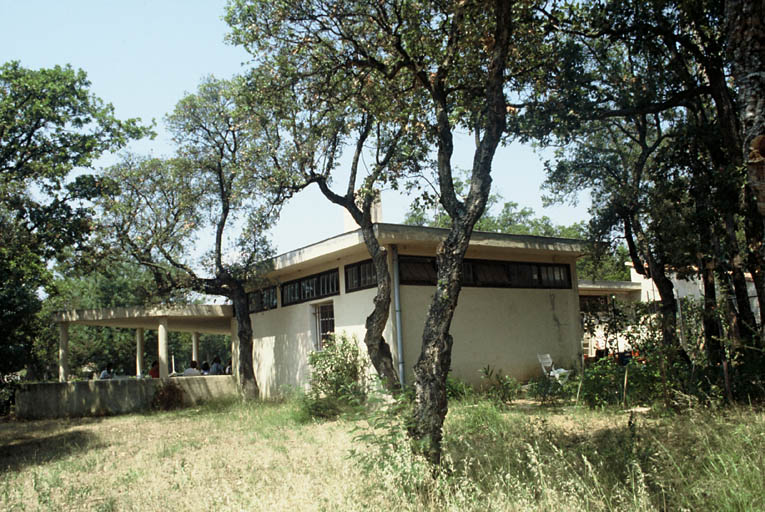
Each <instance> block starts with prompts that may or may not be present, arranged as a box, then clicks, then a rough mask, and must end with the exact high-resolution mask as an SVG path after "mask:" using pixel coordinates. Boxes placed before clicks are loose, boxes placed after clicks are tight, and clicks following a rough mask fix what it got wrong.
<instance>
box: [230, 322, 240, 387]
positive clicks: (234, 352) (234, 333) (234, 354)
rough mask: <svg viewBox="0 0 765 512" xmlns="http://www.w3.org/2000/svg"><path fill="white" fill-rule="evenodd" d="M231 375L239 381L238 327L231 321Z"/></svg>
mask: <svg viewBox="0 0 765 512" xmlns="http://www.w3.org/2000/svg"><path fill="white" fill-rule="evenodd" d="M231 375H233V376H234V377H235V378H236V379H237V380H238V379H239V326H238V325H237V323H236V318H232V319H231Z"/></svg>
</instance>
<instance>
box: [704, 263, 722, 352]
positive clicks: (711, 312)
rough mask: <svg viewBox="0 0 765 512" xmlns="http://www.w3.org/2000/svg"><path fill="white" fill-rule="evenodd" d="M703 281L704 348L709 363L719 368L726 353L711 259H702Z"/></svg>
mask: <svg viewBox="0 0 765 512" xmlns="http://www.w3.org/2000/svg"><path fill="white" fill-rule="evenodd" d="M701 279H702V282H703V284H704V313H703V324H704V348H705V351H706V353H707V358H708V359H709V362H710V363H711V364H712V365H713V366H718V365H720V364H721V363H722V362H723V359H724V358H725V352H724V350H723V346H722V344H721V343H720V338H721V336H722V333H721V332H720V324H719V322H718V318H717V287H716V285H715V273H714V263H713V262H712V260H711V259H710V258H703V259H702V262H701Z"/></svg>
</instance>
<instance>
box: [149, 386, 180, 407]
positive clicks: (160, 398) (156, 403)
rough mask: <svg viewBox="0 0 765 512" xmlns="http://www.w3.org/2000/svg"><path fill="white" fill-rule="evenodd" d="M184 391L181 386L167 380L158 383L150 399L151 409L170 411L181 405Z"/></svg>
mask: <svg viewBox="0 0 765 512" xmlns="http://www.w3.org/2000/svg"><path fill="white" fill-rule="evenodd" d="M183 398H184V393H183V390H182V389H181V387H180V386H179V385H178V384H176V383H175V382H173V381H172V380H168V381H167V382H163V383H161V384H160V385H159V387H158V388H157V390H156V391H155V392H154V398H152V400H151V407H152V409H155V410H159V411H171V410H173V409H179V408H181V407H183Z"/></svg>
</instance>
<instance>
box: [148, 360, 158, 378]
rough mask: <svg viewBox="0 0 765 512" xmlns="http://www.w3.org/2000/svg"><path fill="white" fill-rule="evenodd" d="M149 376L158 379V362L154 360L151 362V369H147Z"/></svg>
mask: <svg viewBox="0 0 765 512" xmlns="http://www.w3.org/2000/svg"><path fill="white" fill-rule="evenodd" d="M149 377H151V378H152V379H158V378H159V362H157V361H154V362H153V363H151V369H150V370H149Z"/></svg>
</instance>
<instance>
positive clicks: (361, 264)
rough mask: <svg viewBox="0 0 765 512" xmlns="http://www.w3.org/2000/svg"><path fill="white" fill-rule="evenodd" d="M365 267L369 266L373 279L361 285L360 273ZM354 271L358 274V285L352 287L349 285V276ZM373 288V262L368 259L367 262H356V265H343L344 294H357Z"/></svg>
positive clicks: (375, 276)
mask: <svg viewBox="0 0 765 512" xmlns="http://www.w3.org/2000/svg"><path fill="white" fill-rule="evenodd" d="M367 265H369V266H371V268H372V277H373V279H372V282H371V283H368V284H365V285H362V284H361V282H362V279H361V272H362V268H363V267H365V266H367ZM354 271H356V272H358V276H357V277H358V282H359V285H358V286H355V287H352V286H351V285H350V282H351V279H350V277H349V274H350V273H351V272H354ZM375 287H377V271H376V270H375V265H374V261H372V260H371V259H369V260H363V261H357V262H356V263H350V264H348V265H345V293H350V292H357V291H360V290H368V289H369V288H375Z"/></svg>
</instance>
